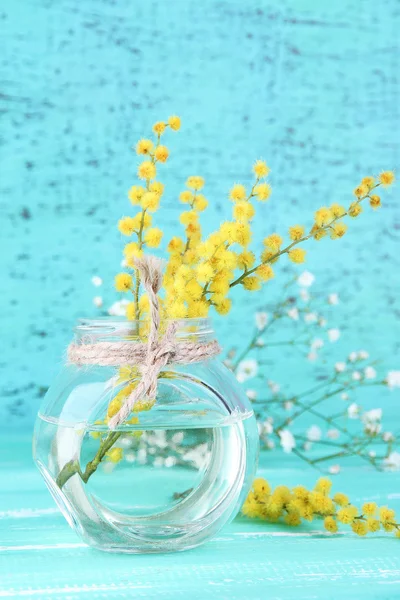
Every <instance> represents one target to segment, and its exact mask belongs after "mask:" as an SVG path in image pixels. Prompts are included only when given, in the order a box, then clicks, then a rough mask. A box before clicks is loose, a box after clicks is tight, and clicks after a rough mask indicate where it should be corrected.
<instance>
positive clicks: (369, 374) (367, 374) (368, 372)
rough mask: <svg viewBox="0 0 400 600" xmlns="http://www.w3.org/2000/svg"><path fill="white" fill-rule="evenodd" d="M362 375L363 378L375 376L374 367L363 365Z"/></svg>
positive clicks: (373, 377)
mask: <svg viewBox="0 0 400 600" xmlns="http://www.w3.org/2000/svg"><path fill="white" fill-rule="evenodd" d="M364 377H365V379H375V377H376V370H375V369H374V367H371V366H369V367H365V369H364Z"/></svg>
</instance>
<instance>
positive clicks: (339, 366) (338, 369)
mask: <svg viewBox="0 0 400 600" xmlns="http://www.w3.org/2000/svg"><path fill="white" fill-rule="evenodd" d="M345 370H346V363H345V362H337V363H336V364H335V371H336V373H343V371H345Z"/></svg>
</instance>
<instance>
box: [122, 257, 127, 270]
mask: <svg viewBox="0 0 400 600" xmlns="http://www.w3.org/2000/svg"><path fill="white" fill-rule="evenodd" d="M128 266H129V265H128V263H127V260H126V258H123V259H122V260H121V267H122V268H123V269H126V267H128Z"/></svg>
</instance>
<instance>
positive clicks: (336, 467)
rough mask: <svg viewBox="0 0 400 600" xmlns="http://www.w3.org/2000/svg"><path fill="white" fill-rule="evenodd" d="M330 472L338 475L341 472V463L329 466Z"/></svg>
mask: <svg viewBox="0 0 400 600" xmlns="http://www.w3.org/2000/svg"><path fill="white" fill-rule="evenodd" d="M329 473H330V474H331V475H337V474H338V473H340V465H332V466H330V467H329Z"/></svg>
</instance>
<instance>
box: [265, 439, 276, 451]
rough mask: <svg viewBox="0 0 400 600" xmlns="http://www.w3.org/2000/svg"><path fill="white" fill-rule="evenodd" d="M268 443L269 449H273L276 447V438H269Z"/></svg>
mask: <svg viewBox="0 0 400 600" xmlns="http://www.w3.org/2000/svg"><path fill="white" fill-rule="evenodd" d="M266 445H267V448H268V450H273V449H274V448H275V442H274V440H267V441H266Z"/></svg>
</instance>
